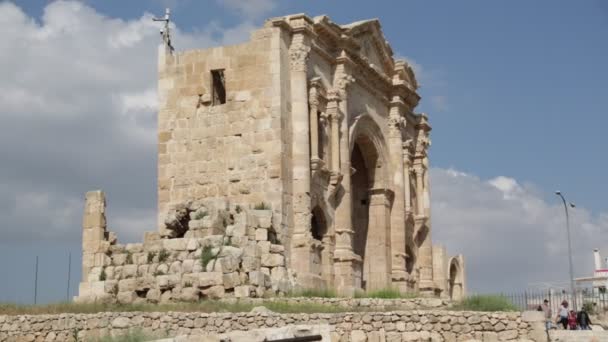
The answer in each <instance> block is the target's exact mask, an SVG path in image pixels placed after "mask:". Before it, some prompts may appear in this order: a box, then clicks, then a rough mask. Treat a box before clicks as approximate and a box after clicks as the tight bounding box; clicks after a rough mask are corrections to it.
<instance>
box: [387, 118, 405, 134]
mask: <svg viewBox="0 0 608 342" xmlns="http://www.w3.org/2000/svg"><path fill="white" fill-rule="evenodd" d="M406 124H407V122H406V120H405V118H404V117H403V116H401V115H398V114H396V113H395V114H391V115H389V117H388V130H389V135H390V136H400V135H401V132H402V131H403V129H405V125H406Z"/></svg>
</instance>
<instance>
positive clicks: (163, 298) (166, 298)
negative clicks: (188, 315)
mask: <svg viewBox="0 0 608 342" xmlns="http://www.w3.org/2000/svg"><path fill="white" fill-rule="evenodd" d="M172 299H173V294H172V293H171V291H163V292H162V294H161V295H160V302H161V303H169V302H171V300H172Z"/></svg>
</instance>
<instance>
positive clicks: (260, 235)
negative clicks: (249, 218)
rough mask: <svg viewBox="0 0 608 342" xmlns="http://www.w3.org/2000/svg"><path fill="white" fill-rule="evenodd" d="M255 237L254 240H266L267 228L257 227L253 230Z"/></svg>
mask: <svg viewBox="0 0 608 342" xmlns="http://www.w3.org/2000/svg"><path fill="white" fill-rule="evenodd" d="M255 239H256V241H266V240H268V230H267V229H262V228H258V229H256V230H255Z"/></svg>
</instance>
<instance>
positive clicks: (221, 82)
mask: <svg viewBox="0 0 608 342" xmlns="http://www.w3.org/2000/svg"><path fill="white" fill-rule="evenodd" d="M211 80H212V89H213V93H212V95H213V105H214V106H217V105H221V104H224V103H226V80H225V79H224V69H218V70H211Z"/></svg>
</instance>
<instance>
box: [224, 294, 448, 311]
mask: <svg viewBox="0 0 608 342" xmlns="http://www.w3.org/2000/svg"><path fill="white" fill-rule="evenodd" d="M221 301H222V302H228V303H231V302H232V303H233V302H237V300H235V299H232V298H229V299H223V300H221ZM268 302H281V303H288V304H322V305H333V306H339V307H342V308H350V309H353V311H360V310H362V311H390V310H399V311H406V310H425V309H440V308H447V307H449V306H450V302H449V301H448V300H445V299H440V298H425V297H420V298H397V299H383V298H346V297H340V298H320V297H313V298H311V297H271V298H242V299H238V303H248V304H253V305H258V306H264V303H268Z"/></svg>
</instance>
